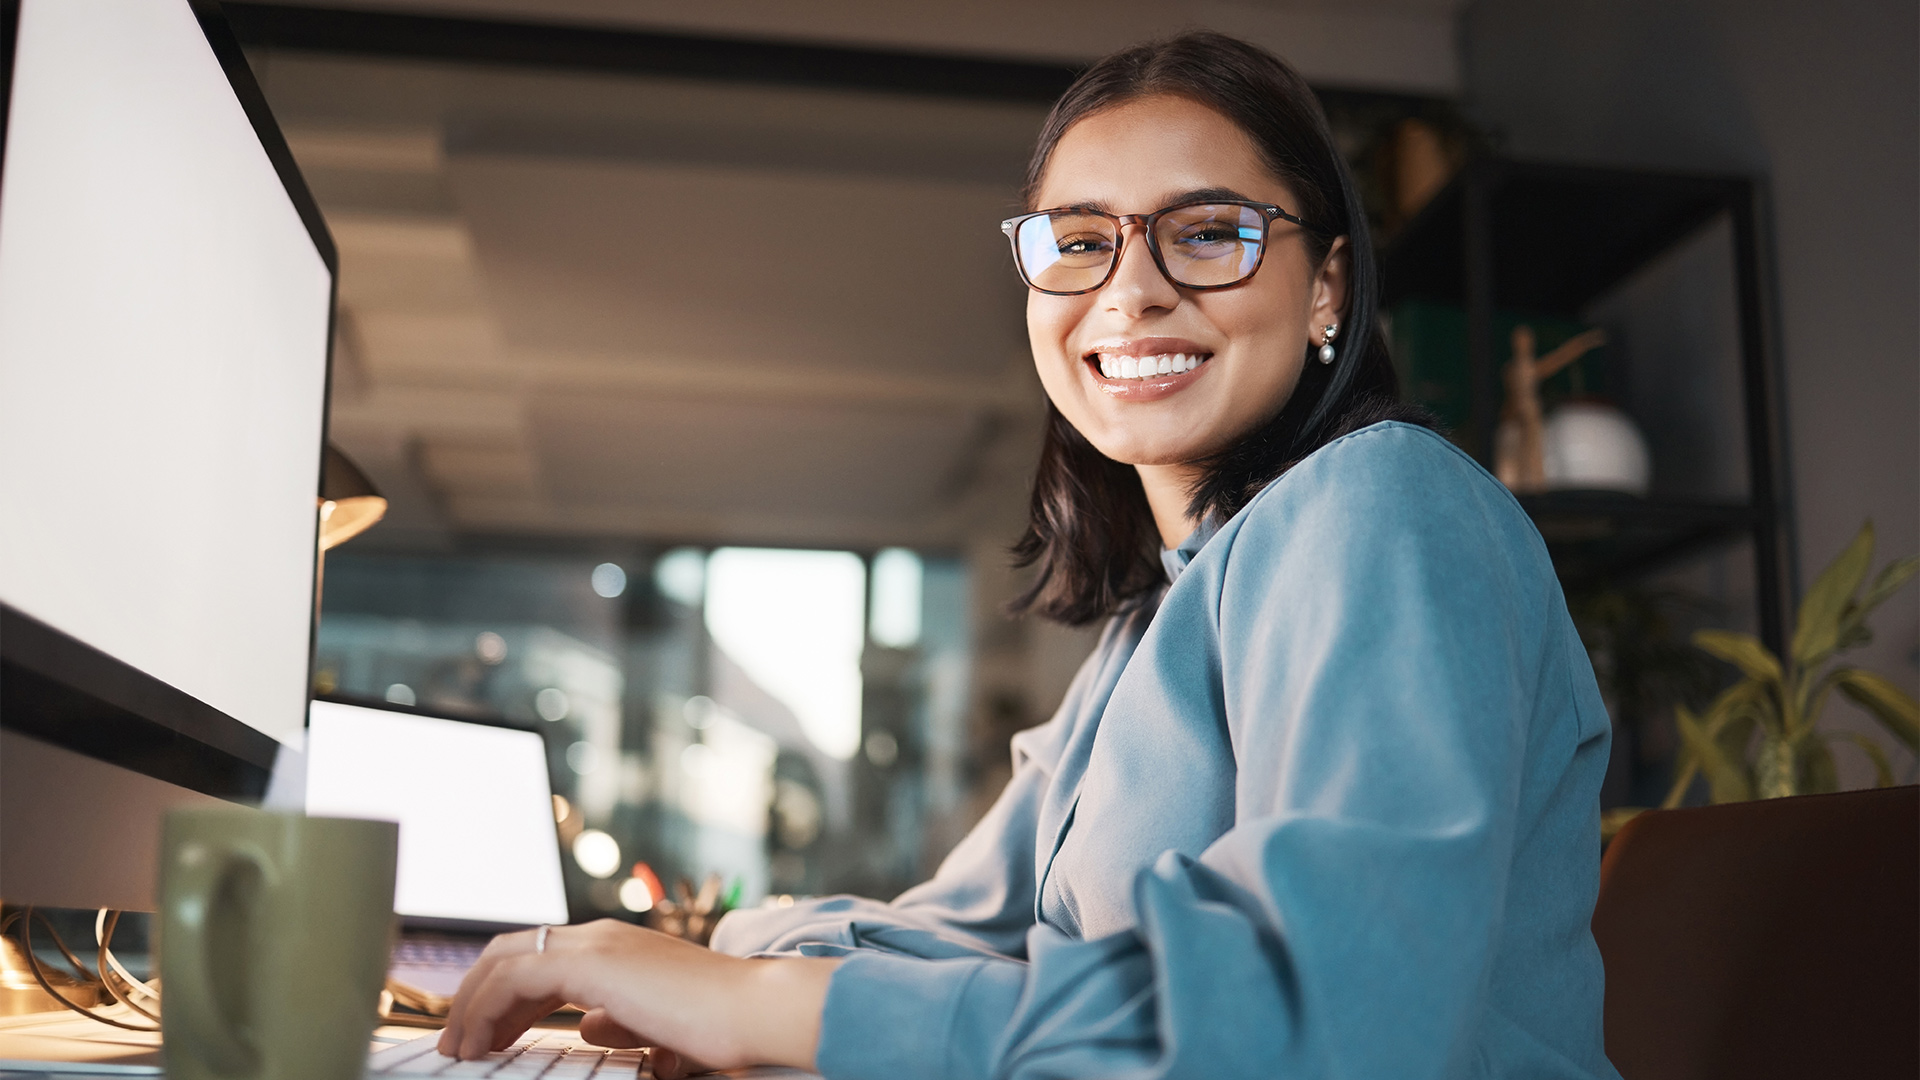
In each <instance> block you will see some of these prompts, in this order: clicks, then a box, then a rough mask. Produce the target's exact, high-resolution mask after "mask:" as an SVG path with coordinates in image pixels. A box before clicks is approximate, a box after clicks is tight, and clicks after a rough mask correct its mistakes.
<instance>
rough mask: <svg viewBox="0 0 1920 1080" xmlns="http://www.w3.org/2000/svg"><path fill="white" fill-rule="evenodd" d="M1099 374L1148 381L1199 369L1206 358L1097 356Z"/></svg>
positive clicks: (1193, 355)
mask: <svg viewBox="0 0 1920 1080" xmlns="http://www.w3.org/2000/svg"><path fill="white" fill-rule="evenodd" d="M1099 360H1100V374H1101V375H1103V376H1105V377H1106V378H1109V379H1149V378H1152V377H1154V376H1156V375H1180V374H1183V373H1185V372H1189V371H1192V370H1193V369H1195V368H1197V367H1199V366H1200V365H1201V363H1203V362H1204V361H1205V360H1206V357H1205V356H1203V355H1201V354H1199V353H1165V354H1163V355H1160V356H1107V355H1105V354H1099Z"/></svg>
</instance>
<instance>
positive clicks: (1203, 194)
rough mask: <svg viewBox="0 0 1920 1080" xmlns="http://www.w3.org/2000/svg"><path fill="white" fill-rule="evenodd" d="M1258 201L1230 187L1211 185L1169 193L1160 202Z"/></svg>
mask: <svg viewBox="0 0 1920 1080" xmlns="http://www.w3.org/2000/svg"><path fill="white" fill-rule="evenodd" d="M1260 201H1261V200H1259V199H1253V198H1249V197H1247V196H1246V195H1243V194H1241V193H1240V192H1238V191H1235V190H1233V189H1232V188H1224V187H1211V188H1195V189H1193V190H1192V191H1183V192H1181V193H1179V194H1178V195H1170V196H1168V197H1167V201H1166V202H1164V203H1162V204H1161V205H1162V206H1178V205H1179V204H1181V203H1190V202H1260Z"/></svg>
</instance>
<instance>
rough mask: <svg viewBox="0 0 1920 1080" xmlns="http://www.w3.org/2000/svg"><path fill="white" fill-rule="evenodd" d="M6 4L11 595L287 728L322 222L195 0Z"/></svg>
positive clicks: (2, 193) (313, 437)
mask: <svg viewBox="0 0 1920 1080" xmlns="http://www.w3.org/2000/svg"><path fill="white" fill-rule="evenodd" d="M18 11H19V14H18V19H19V22H18V33H17V37H16V39H15V51H14V57H13V71H12V82H11V88H10V92H9V93H8V95H7V118H6V128H5V131H6V142H5V151H4V158H3V159H0V166H3V168H0V507H5V508H6V510H5V512H4V513H0V605H4V606H5V607H6V608H10V609H12V610H14V611H17V612H20V613H22V614H24V615H25V616H27V617H29V618H30V619H32V620H35V621H36V622H37V623H39V624H42V625H44V626H47V627H51V628H52V629H53V630H55V631H58V632H59V633H60V634H62V635H65V636H66V637H68V638H71V639H73V640H77V641H78V642H80V643H83V644H84V645H85V646H87V647H89V648H90V649H92V650H97V651H98V652H99V653H101V654H105V656H107V657H110V658H111V659H112V660H114V661H117V662H118V663H121V664H124V665H126V666H127V667H129V668H131V669H134V670H135V671H136V672H138V673H140V674H142V675H144V676H145V677H149V678H151V679H152V680H156V681H157V682H159V683H163V684H165V686H166V687H170V688H172V690H174V691H178V692H180V693H182V694H184V695H187V696H188V697H190V698H191V699H193V700H194V701H197V702H198V703H203V704H204V706H206V707H210V708H211V709H214V710H218V712H219V713H222V714H225V716H227V717H231V718H233V719H235V720H238V721H240V722H241V723H242V724H245V725H246V726H247V727H249V728H251V729H253V730H254V731H257V732H260V733H263V734H265V735H267V736H271V737H272V738H273V739H275V740H278V741H279V742H281V743H284V744H289V745H298V743H299V741H300V739H301V737H302V726H303V723H304V720H305V710H306V698H307V682H308V669H309V654H310V643H311V634H312V623H313V588H314V559H315V539H316V514H315V495H316V493H317V491H318V488H319V473H320V451H321V444H322V436H323V425H324V421H325V398H326V379H327V348H328V340H329V328H330V318H331V311H332V294H333V276H332V272H331V270H330V268H329V266H328V262H327V259H328V255H330V252H329V253H328V255H323V253H322V251H321V249H320V247H319V246H318V244H322V243H325V240H324V231H323V230H322V231H321V233H320V236H319V238H318V239H316V235H315V233H314V227H313V224H312V222H310V221H308V220H304V219H303V217H302V214H301V211H300V210H299V209H297V208H296V204H295V201H294V198H293V195H292V194H290V188H289V186H288V184H287V182H286V175H285V174H286V169H287V166H281V167H279V168H277V167H276V164H275V161H273V160H270V157H269V153H268V150H267V149H266V144H263V138H265V137H267V136H265V135H263V133H262V131H261V130H259V127H258V121H259V120H260V117H259V116H250V114H249V111H248V108H247V107H246V106H243V103H242V101H241V100H240V99H239V98H238V97H237V96H236V90H235V86H234V85H233V84H231V83H230V78H229V74H228V71H227V69H226V68H223V64H222V58H221V57H220V56H217V55H216V53H215V51H214V49H213V47H212V45H211V44H210V39H209V37H208V36H207V34H205V33H203V31H202V27H201V24H200V22H199V20H198V19H197V18H196V14H195V11H194V9H193V7H192V5H191V4H189V2H188V0H22V2H21V3H20V5H19V9H18ZM228 40H229V41H230V39H228ZM228 59H229V62H230V63H231V62H233V59H232V58H228ZM238 62H239V63H241V64H242V65H244V61H238ZM243 77H244V76H243ZM245 78H248V79H249V80H250V77H245ZM247 85H248V86H251V83H250V81H249V82H248V84H247ZM266 125H267V126H268V127H269V128H270V127H271V121H270V120H268V121H266ZM271 140H273V141H274V144H275V145H277V146H279V147H281V149H282V151H283V149H284V144H280V143H277V140H278V135H277V133H272V134H271ZM295 183H296V185H297V178H296V181H295ZM299 193H300V194H301V195H302V196H304V188H300V189H299ZM163 696H164V695H163ZM125 698H126V700H136V699H137V701H150V700H157V699H155V698H154V695H153V694H151V693H145V692H139V693H132V694H130V695H125ZM135 707H136V708H137V707H138V706H137V705H136V706H135ZM159 719H162V720H164V719H165V718H159Z"/></svg>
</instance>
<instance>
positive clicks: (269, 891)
mask: <svg viewBox="0 0 1920 1080" xmlns="http://www.w3.org/2000/svg"><path fill="white" fill-rule="evenodd" d="M399 834H400V830H399V826H397V825H395V824H394V823H393V822H390V821H353V820H349V819H346V818H310V817H303V816H300V815H297V814H281V813H268V812H263V811H259V810H249V809H247V808H245V807H240V806H211V807H209V806H200V807H187V808H181V809H177V810H174V811H172V812H170V813H169V814H168V815H167V818H166V823H165V825H164V826H163V827H162V830H161V848H160V858H161V862H160V943H159V945H160V976H161V983H162V987H163V990H162V993H163V995H164V1000H163V1004H162V1008H161V1013H160V1016H161V1021H160V1023H161V1027H162V1029H163V1033H164V1034H163V1038H164V1041H165V1055H166V1068H167V1076H168V1078H169V1080H359V1078H360V1076H361V1074H362V1073H363V1072H364V1070H365V1068H366V1060H367V1046H368V1042H369V1039H370V1037H371V1036H372V1034H373V1027H374V1023H375V1020H376V1009H377V1008H378V1003H379V997H380V990H381V987H382V986H383V985H384V984H385V981H386V974H387V961H388V954H389V952H390V950H391V948H392V945H393V875H394V860H395V857H396V855H397V853H398V846H399Z"/></svg>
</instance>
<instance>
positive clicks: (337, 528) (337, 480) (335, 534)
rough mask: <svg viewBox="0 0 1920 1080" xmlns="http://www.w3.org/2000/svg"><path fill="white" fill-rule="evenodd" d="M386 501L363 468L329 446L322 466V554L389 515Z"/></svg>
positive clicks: (330, 444) (335, 448) (335, 447)
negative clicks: (361, 469)
mask: <svg viewBox="0 0 1920 1080" xmlns="http://www.w3.org/2000/svg"><path fill="white" fill-rule="evenodd" d="M386 512H387V500H386V499H384V498H382V497H381V495H380V492H379V491H378V490H377V489H376V488H375V487H374V486H373V481H371V480H368V479H367V474H366V473H363V472H361V471H360V467H359V466H358V465H355V464H354V463H353V462H352V461H351V460H349V459H348V458H347V455H345V454H343V453H341V452H340V448H339V447H337V446H335V445H333V444H332V443H328V444H327V447H326V454H325V456H324V457H323V458H322V459H321V466H320V550H321V551H327V550H329V549H331V548H335V547H338V546H340V545H341V544H344V543H346V542H347V541H349V540H351V539H353V538H354V537H356V536H359V535H360V534H361V533H363V532H366V531H367V530H368V529H370V528H372V527H373V525H374V523H375V522H377V521H379V520H380V519H381V518H382V517H384V516H385V515H386Z"/></svg>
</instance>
